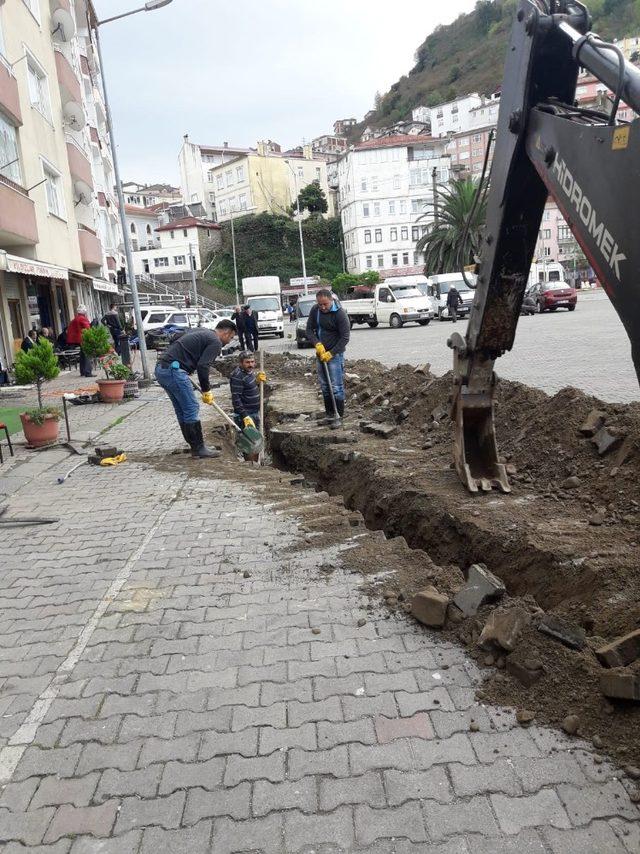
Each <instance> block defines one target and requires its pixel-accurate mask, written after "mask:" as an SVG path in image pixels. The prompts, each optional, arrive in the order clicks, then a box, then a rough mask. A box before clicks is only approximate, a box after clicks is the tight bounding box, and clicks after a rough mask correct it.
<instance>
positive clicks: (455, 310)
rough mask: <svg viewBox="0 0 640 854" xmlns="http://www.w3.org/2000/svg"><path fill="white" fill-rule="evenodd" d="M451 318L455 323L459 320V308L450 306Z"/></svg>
mask: <svg viewBox="0 0 640 854" xmlns="http://www.w3.org/2000/svg"><path fill="white" fill-rule="evenodd" d="M449 317H450V318H451V320H453V322H454V323H455V322H456V321H457V320H458V306H457V305H450V306H449Z"/></svg>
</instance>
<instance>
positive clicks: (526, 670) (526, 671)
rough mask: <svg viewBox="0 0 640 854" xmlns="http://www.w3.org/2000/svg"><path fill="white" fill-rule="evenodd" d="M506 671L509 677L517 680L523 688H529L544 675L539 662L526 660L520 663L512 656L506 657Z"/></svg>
mask: <svg viewBox="0 0 640 854" xmlns="http://www.w3.org/2000/svg"><path fill="white" fill-rule="evenodd" d="M534 665H539V666H534ZM506 670H507V673H508V674H509V675H510V676H513V678H514V679H517V680H518V682H520V683H521V684H522V685H524V687H525V688H531V686H532V685H535V684H536V682H538V680H539V679H540V677H541V676H542V674H543V673H544V668H543V667H542V663H541V662H536V661H533V660H528V659H527V660H526V661H521V660H519V659H518V658H516V657H514V656H513V655H509V656H508V657H507V660H506Z"/></svg>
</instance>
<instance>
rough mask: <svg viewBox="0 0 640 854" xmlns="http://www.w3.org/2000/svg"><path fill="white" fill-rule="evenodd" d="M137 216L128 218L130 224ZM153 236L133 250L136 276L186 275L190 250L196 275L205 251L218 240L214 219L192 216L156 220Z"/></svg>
mask: <svg viewBox="0 0 640 854" xmlns="http://www.w3.org/2000/svg"><path fill="white" fill-rule="evenodd" d="M139 219H140V218H139V217H135V218H132V219H131V220H129V222H130V225H132V224H134V223H135V222H137V221H138V220H139ZM145 232H146V224H145ZM154 236H155V237H154V240H153V242H150V243H147V245H146V246H141V247H140V248H139V250H138V251H136V252H134V253H133V267H134V272H135V274H136V276H152V277H154V278H156V277H157V278H160V279H161V280H162V279H169V280H170V279H172V278H173V279H182V278H186V276H187V275H190V273H191V271H190V267H189V258H190V256H191V255H192V254H193V266H194V270H195V271H196V274H197V275H199V274H200V272H201V271H202V269H203V267H204V264H205V262H206V258H207V255H208V254H209V252H211V251H212V250H213V249H217V248H219V247H220V245H221V242H222V237H221V234H220V226H219V225H218V224H217V223H215V222H209V221H208V220H203V219H198V218H197V217H192V216H191V217H184V218H183V219H178V220H173V221H171V222H168V223H166V224H165V225H158V224H157V222H156V224H155V227H154Z"/></svg>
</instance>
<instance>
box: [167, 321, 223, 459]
mask: <svg viewBox="0 0 640 854" xmlns="http://www.w3.org/2000/svg"><path fill="white" fill-rule="evenodd" d="M235 334H236V327H235V324H233V323H232V322H231V321H230V320H226V319H225V320H221V321H220V322H219V323H218V325H217V327H216V328H215V329H214V330H212V329H194V330H193V331H192V332H185V334H184V335H182V336H180V338H178V340H177V341H174V342H173V344H171V345H169V347H167V349H166V350H165V351H164V353H163V354H162V356H161V357H160V359H159V360H158V364H157V365H156V370H155V375H156V379H157V380H158V382H159V383H160V385H161V386H162V388H163V389H164V390H165V391H166V393H167V395H168V396H169V399H170V400H171V403H172V404H173V408H174V410H175V413H176V417H177V419H178V424H179V425H180V429H181V430H182V435H183V436H184V438H185V441H186V442H187V444H188V445H189V447H190V448H191V455H192V456H194V457H219V456H220V452H219V451H215V450H212V449H211V448H207V446H206V445H205V443H204V437H203V435H202V424H201V422H200V406H199V404H198V400H197V398H196V396H195V394H194V390H193V385H192V383H191V379H190V375H191V374H193V373H194V372H197V374H198V381H199V384H200V391H201V393H202V402H203V403H206V404H209V405H211V403H213V392H212V391H211V384H210V382H209V369H210V368H211V366H212V365H213V363H214V362H215V361H216V359H217V358H218V356H219V355H220V353H221V352H222V348H223V347H225V346H226V345H227V344H229V343H230V342H231V341H232V340H233V338H234V337H235Z"/></svg>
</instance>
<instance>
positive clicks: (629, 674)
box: [600, 670, 640, 703]
mask: <svg viewBox="0 0 640 854" xmlns="http://www.w3.org/2000/svg"><path fill="white" fill-rule="evenodd" d="M600 690H601V691H602V693H603V694H604V696H605V697H611V698H612V699H614V700H634V701H635V702H636V703H640V671H638V670H636V671H635V672H634V671H632V670H611V671H609V672H608V673H603V674H602V676H601V677H600Z"/></svg>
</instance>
